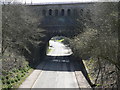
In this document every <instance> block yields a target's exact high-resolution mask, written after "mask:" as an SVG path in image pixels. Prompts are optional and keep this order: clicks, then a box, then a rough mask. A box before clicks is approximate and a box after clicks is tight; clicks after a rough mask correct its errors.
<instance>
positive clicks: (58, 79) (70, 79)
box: [20, 41, 90, 89]
mask: <svg viewBox="0 0 120 90" xmlns="http://www.w3.org/2000/svg"><path fill="white" fill-rule="evenodd" d="M52 45H53V46H52V48H51V50H50V51H49V52H48V53H47V56H46V58H45V60H44V61H43V62H42V63H41V64H40V65H39V66H38V67H37V68H36V70H34V72H33V73H32V74H31V75H30V76H29V77H28V78H27V79H26V80H25V81H24V82H23V83H22V85H21V86H20V88H77V89H78V88H80V87H81V88H90V85H89V84H88V82H87V80H86V79H85V77H84V75H83V74H82V72H81V71H79V69H77V70H76V68H75V67H74V64H73V63H74V61H73V60H70V55H71V54H72V51H71V49H70V48H69V47H67V46H65V45H64V44H63V43H61V42H54V41H52ZM78 72H79V73H78ZM78 79H79V80H78ZM30 81H31V82H30ZM80 85H81V86H80ZM82 86H83V87H82Z"/></svg>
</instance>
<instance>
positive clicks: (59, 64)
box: [36, 56, 93, 86]
mask: <svg viewBox="0 0 120 90" xmlns="http://www.w3.org/2000/svg"><path fill="white" fill-rule="evenodd" d="M43 63H44V65H43V66H42V67H41V66H40V67H37V68H36V69H39V70H43V71H60V72H75V71H81V72H82V73H83V75H84V77H85V78H86V80H87V81H88V83H89V84H90V85H91V86H92V85H93V84H92V83H91V80H90V79H89V76H88V73H87V70H86V68H85V66H84V64H83V62H82V59H79V60H75V58H73V57H72V56H46V58H45V59H44V61H43Z"/></svg>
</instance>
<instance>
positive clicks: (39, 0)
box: [0, 0, 120, 4]
mask: <svg viewBox="0 0 120 90" xmlns="http://www.w3.org/2000/svg"><path fill="white" fill-rule="evenodd" d="M0 1H1V2H6V3H7V2H12V3H23V4H24V3H25V2H26V3H31V2H32V3H33V4H50V3H52V4H53V3H79V2H118V1H120V0H0Z"/></svg>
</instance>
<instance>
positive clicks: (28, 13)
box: [0, 5, 46, 89]
mask: <svg viewBox="0 0 120 90" xmlns="http://www.w3.org/2000/svg"><path fill="white" fill-rule="evenodd" d="M2 12H3V13H2V14H3V17H2V26H3V27H2V32H3V38H2V44H3V45H2V62H3V63H2V75H1V76H0V77H1V78H2V83H3V85H2V87H3V88H4V89H8V88H16V87H18V86H19V84H20V83H22V81H23V80H24V79H25V77H26V76H28V75H29V73H30V72H31V71H32V70H33V69H34V68H35V67H36V66H37V65H38V64H39V63H40V62H41V61H42V59H43V58H44V55H45V49H46V32H45V30H43V29H42V28H38V22H39V20H40V17H39V16H37V15H36V12H35V11H33V10H32V9H31V8H30V7H29V6H24V5H3V6H2ZM33 12H34V13H33ZM38 18H39V19H38ZM41 18H42V17H41Z"/></svg>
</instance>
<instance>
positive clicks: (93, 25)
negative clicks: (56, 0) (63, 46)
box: [69, 3, 120, 88]
mask: <svg viewBox="0 0 120 90" xmlns="http://www.w3.org/2000/svg"><path fill="white" fill-rule="evenodd" d="M88 9H90V10H88V11H87V12H86V14H84V13H85V11H84V13H83V14H84V15H83V16H80V17H81V18H78V19H77V21H78V25H79V23H80V22H81V23H83V24H84V26H83V31H82V32H81V33H79V35H77V36H75V37H74V38H72V39H70V40H69V41H70V46H71V48H72V50H73V53H74V56H75V57H77V58H78V59H79V58H82V60H83V61H84V63H85V64H86V67H87V68H88V71H89V76H90V78H91V79H93V81H94V82H93V83H94V84H96V85H97V86H98V87H104V88H115V87H119V86H120V85H119V84H120V83H119V82H120V81H119V80H120V79H119V77H120V74H119V71H120V63H119V60H118V58H117V57H118V55H119V52H118V3H95V5H94V6H92V5H89V7H88ZM76 29H77V30H81V28H79V27H78V28H76Z"/></svg>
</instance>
